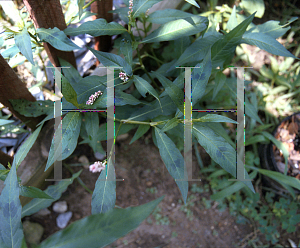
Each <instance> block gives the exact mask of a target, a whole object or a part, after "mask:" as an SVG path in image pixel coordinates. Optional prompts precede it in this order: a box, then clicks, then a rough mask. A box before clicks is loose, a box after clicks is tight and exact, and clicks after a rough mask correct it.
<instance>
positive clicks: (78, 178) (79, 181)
mask: <svg viewBox="0 0 300 248" xmlns="http://www.w3.org/2000/svg"><path fill="white" fill-rule="evenodd" d="M64 166H66V168H67V169H68V170H69V171H70V172H71V173H72V174H74V172H73V170H72V169H71V168H70V166H69V165H68V164H64ZM76 179H77V181H78V183H79V184H80V185H81V186H82V187H83V188H84V189H85V190H86V191H87V192H89V193H90V194H93V191H92V190H90V189H89V188H88V187H87V186H86V185H85V183H84V182H83V181H82V180H81V179H80V177H77V178H76Z"/></svg>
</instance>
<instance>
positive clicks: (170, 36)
mask: <svg viewBox="0 0 300 248" xmlns="http://www.w3.org/2000/svg"><path fill="white" fill-rule="evenodd" d="M191 22H192V23H194V24H191ZM207 26H208V19H207V18H206V17H202V16H192V17H188V18H186V19H180V20H175V21H171V22H168V23H166V24H164V25H162V26H161V27H159V28H158V29H156V30H155V31H153V32H152V33H151V34H149V35H148V36H147V37H146V38H145V39H144V40H143V41H141V43H152V42H160V41H170V40H176V39H178V38H181V37H182V36H185V37H186V36H190V35H194V34H197V33H200V32H202V31H203V30H205V29H206V28H207Z"/></svg>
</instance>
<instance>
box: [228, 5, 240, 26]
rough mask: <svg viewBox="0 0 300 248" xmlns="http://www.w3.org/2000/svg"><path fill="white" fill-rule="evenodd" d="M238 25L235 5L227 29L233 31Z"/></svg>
mask: <svg viewBox="0 0 300 248" xmlns="http://www.w3.org/2000/svg"><path fill="white" fill-rule="evenodd" d="M237 25H238V21H237V19H236V7H235V5H234V6H233V9H232V12H231V15H230V18H229V20H228V22H227V29H228V30H232V29H234V28H235V27H236V26H237Z"/></svg>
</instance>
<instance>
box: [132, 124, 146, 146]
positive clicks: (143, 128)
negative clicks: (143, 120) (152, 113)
mask: <svg viewBox="0 0 300 248" xmlns="http://www.w3.org/2000/svg"><path fill="white" fill-rule="evenodd" d="M149 129H150V125H139V127H138V129H137V130H136V132H135V134H134V136H133V137H132V140H131V141H130V143H129V145H131V144H132V143H133V142H134V141H136V140H138V139H139V138H140V137H142V136H143V135H144V134H145V133H147V131H148V130H149Z"/></svg>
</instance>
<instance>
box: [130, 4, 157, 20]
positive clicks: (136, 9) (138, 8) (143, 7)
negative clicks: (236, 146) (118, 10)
mask: <svg viewBox="0 0 300 248" xmlns="http://www.w3.org/2000/svg"><path fill="white" fill-rule="evenodd" d="M161 1H162V0H134V4H133V9H132V11H133V12H132V17H133V18H137V17H139V16H140V15H141V14H142V13H145V12H146V11H147V10H148V9H150V8H151V7H152V6H153V5H154V4H156V3H159V2H161ZM128 10H129V8H128Z"/></svg>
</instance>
